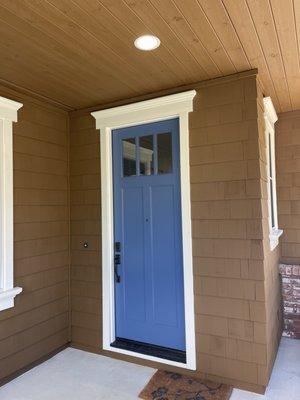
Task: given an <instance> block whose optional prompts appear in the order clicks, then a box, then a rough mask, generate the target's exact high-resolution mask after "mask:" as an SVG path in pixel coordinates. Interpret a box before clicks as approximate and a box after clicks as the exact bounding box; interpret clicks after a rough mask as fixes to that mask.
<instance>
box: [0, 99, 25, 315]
mask: <svg viewBox="0 0 300 400" xmlns="http://www.w3.org/2000/svg"><path fill="white" fill-rule="evenodd" d="M20 107H22V104H21V103H17V102H15V101H12V100H9V99H5V98H4V97H0V311H1V310H5V309H7V308H10V307H13V306H14V298H15V296H16V295H17V294H19V293H20V292H21V291H22V289H21V288H19V287H14V279H13V272H14V271H13V148H12V124H13V122H16V121H17V111H18V109H19V108H20Z"/></svg>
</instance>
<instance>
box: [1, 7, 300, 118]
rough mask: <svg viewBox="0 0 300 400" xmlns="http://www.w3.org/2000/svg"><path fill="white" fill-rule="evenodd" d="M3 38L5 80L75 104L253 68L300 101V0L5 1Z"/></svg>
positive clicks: (296, 104)
mask: <svg viewBox="0 0 300 400" xmlns="http://www.w3.org/2000/svg"><path fill="white" fill-rule="evenodd" d="M146 33H153V34H155V35H157V36H158V37H159V38H160V40H161V42H162V45H161V47H160V48H158V49H156V50H155V51H153V52H142V51H138V50H136V49H135V48H134V46H133V41H134V39H135V38H136V37H137V36H139V35H142V34H146ZM0 37H1V39H0V59H1V62H0V82H1V79H2V82H4V81H8V82H11V83H14V84H16V85H19V86H21V87H23V88H27V89H29V90H32V91H34V92H37V93H39V94H41V95H43V96H46V97H48V98H51V99H53V100H56V101H57V102H60V103H62V104H64V105H66V106H69V107H70V108H72V109H78V108H83V107H88V106H93V105H96V104H103V103H109V102H112V101H115V100H121V99H126V98H131V97H135V96H137V95H143V94H148V93H152V92H155V91H160V90H163V89H167V88H172V87H177V86H181V85H184V84H189V83H193V82H197V81H201V80H206V79H210V78H215V77H218V76H225V75H228V74H232V73H235V72H240V71H245V70H248V69H252V68H258V70H259V74H260V77H261V80H262V82H263V85H264V87H265V91H266V94H267V95H270V96H271V97H272V99H273V101H274V103H275V106H276V109H277V111H278V112H281V111H289V110H295V109H300V62H299V49H300V42H299V41H300V0H223V1H222V0H0Z"/></svg>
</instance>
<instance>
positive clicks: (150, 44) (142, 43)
mask: <svg viewBox="0 0 300 400" xmlns="http://www.w3.org/2000/svg"><path fill="white" fill-rule="evenodd" d="M134 45H135V47H136V48H137V49H139V50H144V51H149V50H154V49H157V47H159V45H160V40H159V39H158V37H157V36H153V35H143V36H140V37H138V38H137V39H135V41H134Z"/></svg>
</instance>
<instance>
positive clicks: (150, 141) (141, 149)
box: [122, 132, 172, 177]
mask: <svg viewBox="0 0 300 400" xmlns="http://www.w3.org/2000/svg"><path fill="white" fill-rule="evenodd" d="M122 148H123V176H124V177H128V176H137V175H153V174H154V175H156V174H167V173H172V135H171V133H170V132H166V133H159V134H156V135H147V136H140V137H135V138H128V139H123V141H122Z"/></svg>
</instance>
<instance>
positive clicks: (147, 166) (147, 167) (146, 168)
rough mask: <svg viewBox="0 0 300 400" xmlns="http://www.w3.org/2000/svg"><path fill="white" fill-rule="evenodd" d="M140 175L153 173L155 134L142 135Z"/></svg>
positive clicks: (140, 142)
mask: <svg viewBox="0 0 300 400" xmlns="http://www.w3.org/2000/svg"><path fill="white" fill-rule="evenodd" d="M139 144H140V175H152V174H153V136H152V135H149V136H142V137H140V141H139Z"/></svg>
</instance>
